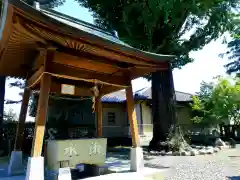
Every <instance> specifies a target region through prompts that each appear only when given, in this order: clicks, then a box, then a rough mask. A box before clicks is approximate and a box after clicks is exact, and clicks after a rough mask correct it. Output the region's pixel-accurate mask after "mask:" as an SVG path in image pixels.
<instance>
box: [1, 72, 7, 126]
mask: <svg viewBox="0 0 240 180" xmlns="http://www.w3.org/2000/svg"><path fill="white" fill-rule="evenodd" d="M5 82H6V77H5V76H0V126H1V125H2V123H3V114H4V97H5Z"/></svg>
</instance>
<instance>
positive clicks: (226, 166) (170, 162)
mask: <svg viewBox="0 0 240 180" xmlns="http://www.w3.org/2000/svg"><path fill="white" fill-rule="evenodd" d="M145 161H146V165H147V166H150V167H154V166H155V167H156V168H158V166H159V165H161V166H164V167H165V168H166V171H163V172H162V174H163V175H164V177H165V178H164V179H166V180H240V145H238V146H237V148H235V149H226V150H222V151H220V152H218V153H217V154H215V155H199V156H157V157H153V156H150V157H149V156H148V157H147V159H146V160H145ZM159 168H160V167H159Z"/></svg>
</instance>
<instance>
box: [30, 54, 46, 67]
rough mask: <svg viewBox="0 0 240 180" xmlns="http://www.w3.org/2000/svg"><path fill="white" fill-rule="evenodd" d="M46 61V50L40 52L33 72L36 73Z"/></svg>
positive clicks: (34, 63)
mask: <svg viewBox="0 0 240 180" xmlns="http://www.w3.org/2000/svg"><path fill="white" fill-rule="evenodd" d="M45 59H46V50H45V49H41V50H39V54H38V55H37V57H36V59H35V61H34V62H33V65H32V70H33V71H36V70H37V69H39V68H40V67H42V66H44V62H45Z"/></svg>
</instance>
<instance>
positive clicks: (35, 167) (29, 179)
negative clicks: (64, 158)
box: [25, 156, 44, 180]
mask: <svg viewBox="0 0 240 180" xmlns="http://www.w3.org/2000/svg"><path fill="white" fill-rule="evenodd" d="M25 180H44V158H43V157H41V156H39V157H29V158H28V165H27V173H26V179H25Z"/></svg>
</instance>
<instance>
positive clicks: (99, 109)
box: [96, 96, 103, 137]
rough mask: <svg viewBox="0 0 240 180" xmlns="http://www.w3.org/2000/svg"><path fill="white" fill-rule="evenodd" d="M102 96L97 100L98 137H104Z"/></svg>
mask: <svg viewBox="0 0 240 180" xmlns="http://www.w3.org/2000/svg"><path fill="white" fill-rule="evenodd" d="M101 99H102V96H98V97H97V98H96V111H97V136H98V137H102V135H103V134H102V128H103V108H102V100H101Z"/></svg>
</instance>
